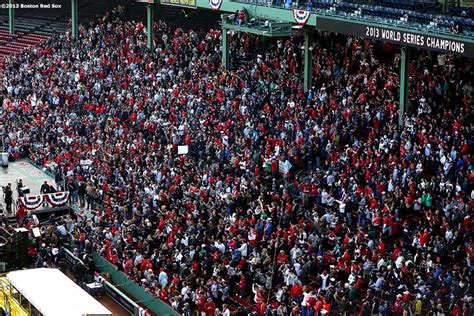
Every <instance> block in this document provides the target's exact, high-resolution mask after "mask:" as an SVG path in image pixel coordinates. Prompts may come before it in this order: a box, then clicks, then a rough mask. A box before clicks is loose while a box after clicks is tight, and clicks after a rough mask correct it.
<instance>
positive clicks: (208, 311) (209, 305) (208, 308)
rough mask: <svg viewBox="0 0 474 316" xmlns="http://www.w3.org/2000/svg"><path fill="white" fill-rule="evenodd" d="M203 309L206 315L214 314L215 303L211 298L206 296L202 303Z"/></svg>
mask: <svg viewBox="0 0 474 316" xmlns="http://www.w3.org/2000/svg"><path fill="white" fill-rule="evenodd" d="M204 310H205V312H206V316H215V312H216V304H215V303H214V302H213V301H212V299H211V298H208V299H207V302H206V304H204Z"/></svg>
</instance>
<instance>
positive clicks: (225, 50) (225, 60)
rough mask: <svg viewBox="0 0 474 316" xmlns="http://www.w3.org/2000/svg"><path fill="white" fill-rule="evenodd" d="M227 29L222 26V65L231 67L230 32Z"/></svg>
mask: <svg viewBox="0 0 474 316" xmlns="http://www.w3.org/2000/svg"><path fill="white" fill-rule="evenodd" d="M227 31H228V30H227V29H226V28H222V66H223V67H224V68H225V69H229V66H230V60H229V59H230V58H229V34H227Z"/></svg>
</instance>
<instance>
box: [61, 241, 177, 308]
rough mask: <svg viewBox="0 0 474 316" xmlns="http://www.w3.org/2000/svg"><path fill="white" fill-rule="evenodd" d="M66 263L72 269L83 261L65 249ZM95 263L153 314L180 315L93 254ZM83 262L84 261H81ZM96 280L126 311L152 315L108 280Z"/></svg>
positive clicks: (97, 277)
mask: <svg viewBox="0 0 474 316" xmlns="http://www.w3.org/2000/svg"><path fill="white" fill-rule="evenodd" d="M63 251H64V254H65V259H66V262H67V263H68V264H69V265H70V266H71V267H72V266H74V265H75V264H76V263H77V262H78V261H81V259H79V258H77V257H76V256H74V254H73V253H72V252H71V251H69V250H68V249H66V248H63ZM93 258H94V262H95V264H96V266H97V268H98V269H99V271H101V272H102V273H108V274H109V275H110V278H111V279H112V281H113V282H115V283H116V284H120V287H121V288H123V289H124V290H125V291H127V293H129V294H130V295H131V296H132V297H133V298H134V299H135V300H137V301H139V302H141V304H143V305H145V306H146V307H147V308H148V309H149V310H150V311H151V312H153V313H155V314H156V315H160V316H161V315H170V316H175V315H176V316H177V315H179V314H178V313H177V312H175V311H174V310H173V309H172V308H171V307H170V306H168V305H166V304H165V303H163V302H161V301H160V300H159V299H157V298H156V297H153V296H152V295H150V294H149V293H147V292H145V290H144V289H143V288H142V287H140V286H139V285H138V284H136V283H134V282H133V281H132V280H130V279H129V278H128V277H127V276H126V275H125V274H124V273H122V272H120V271H117V269H116V268H115V266H114V265H112V264H111V263H109V262H108V261H107V260H105V259H104V258H102V257H101V256H100V255H98V254H96V253H94V254H93ZM81 262H82V261H81ZM95 279H96V280H97V279H100V281H101V282H103V284H104V291H105V293H106V294H107V295H108V296H110V297H111V298H112V299H114V300H115V301H116V302H117V303H118V304H120V306H122V307H123V308H124V309H125V310H127V311H128V312H129V313H130V314H131V315H134V316H146V315H150V314H149V312H148V311H147V310H145V309H143V308H141V307H140V306H139V305H138V304H137V303H135V302H134V301H133V300H131V299H130V298H129V297H128V296H126V295H125V294H124V293H123V292H122V291H121V290H119V289H118V288H117V286H114V285H113V284H112V283H110V282H108V281H107V280H105V279H103V278H102V277H100V276H98V275H96V276H95Z"/></svg>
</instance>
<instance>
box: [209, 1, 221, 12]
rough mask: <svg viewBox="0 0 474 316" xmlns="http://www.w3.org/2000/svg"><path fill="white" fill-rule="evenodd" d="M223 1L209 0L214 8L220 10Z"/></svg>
mask: <svg viewBox="0 0 474 316" xmlns="http://www.w3.org/2000/svg"><path fill="white" fill-rule="evenodd" d="M222 1H223V0H209V4H210V5H211V8H212V10H214V11H218V10H219V9H220V7H221V4H222Z"/></svg>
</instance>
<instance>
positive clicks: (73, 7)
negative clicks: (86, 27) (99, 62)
mask: <svg viewBox="0 0 474 316" xmlns="http://www.w3.org/2000/svg"><path fill="white" fill-rule="evenodd" d="M77 1H78V0H71V28H72V33H71V34H72V37H73V38H78V37H79V28H78V26H77Z"/></svg>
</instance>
